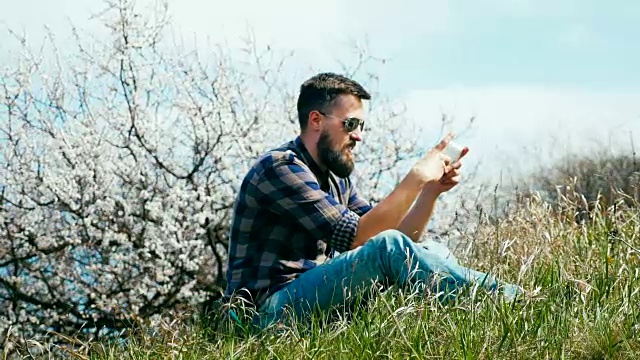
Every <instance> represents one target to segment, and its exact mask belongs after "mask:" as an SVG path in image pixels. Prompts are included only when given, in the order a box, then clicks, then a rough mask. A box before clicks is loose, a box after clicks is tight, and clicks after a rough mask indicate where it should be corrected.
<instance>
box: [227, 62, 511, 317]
mask: <svg viewBox="0 0 640 360" xmlns="http://www.w3.org/2000/svg"><path fill="white" fill-rule="evenodd" d="M370 99H371V96H370V94H369V93H368V92H367V91H366V90H365V89H364V88H363V87H362V86H361V85H360V84H358V83H357V82H355V81H353V80H351V79H349V78H346V77H344V76H341V75H337V74H333V73H322V74H318V75H316V76H314V77H312V78H310V79H308V80H307V81H305V82H304V83H303V84H302V86H301V87H300V94H299V97H298V102H297V110H298V118H299V122H300V134H299V135H298V136H297V137H296V138H295V139H294V140H292V141H290V142H288V143H285V144H283V145H281V146H280V147H278V148H276V149H272V150H270V151H268V152H266V153H265V154H264V155H263V156H261V157H260V158H259V159H258V160H257V161H256V162H255V163H254V164H253V166H252V167H251V169H250V170H249V172H248V173H247V174H246V176H245V177H244V179H243V181H242V184H241V187H240V191H239V194H238V196H237V199H236V202H235V206H234V212H233V221H232V226H231V234H230V241H229V252H228V267H227V287H226V289H225V298H227V299H231V298H234V297H237V298H241V299H244V300H246V301H248V302H249V303H251V304H253V306H255V309H256V310H257V316H255V317H254V323H255V324H256V325H258V326H259V327H260V328H264V327H266V326H268V325H270V324H273V323H274V322H278V321H279V320H280V319H281V318H282V317H283V314H285V312H286V310H287V309H289V310H290V311H291V312H292V313H293V314H295V315H296V317H298V318H300V317H303V316H305V315H307V314H309V312H310V311H311V310H312V309H319V310H328V309H330V308H331V307H333V306H343V305H348V304H349V303H351V302H353V301H354V299H356V296H355V295H358V294H362V293H363V292H364V290H366V289H367V287H370V286H371V285H372V284H375V283H378V284H380V283H381V284H386V285H393V284H396V285H398V286H401V287H404V286H408V285H412V284H423V285H424V286H423V287H422V288H423V289H424V290H429V291H437V292H439V293H440V294H444V297H447V296H449V295H452V296H453V295H455V293H456V291H457V290H459V288H461V287H464V286H468V285H470V284H480V285H481V286H483V287H485V288H487V289H488V290H490V291H494V292H498V291H500V292H501V293H503V294H504V295H506V296H507V297H508V298H510V299H511V298H513V297H515V296H516V295H517V293H519V287H517V286H515V285H511V284H502V283H499V282H498V281H497V280H496V279H494V278H493V277H491V276H489V275H488V274H486V273H483V272H480V271H476V270H472V269H469V268H466V267H463V266H461V265H460V264H459V263H458V261H457V260H456V259H455V257H453V256H452V255H451V253H450V252H449V251H448V250H447V249H446V247H444V246H443V245H442V244H439V243H436V242H434V241H431V242H427V243H418V240H419V239H420V237H421V235H422V233H423V231H424V229H425V226H426V224H427V222H428V221H429V218H430V217H431V214H432V212H433V208H434V205H435V203H436V201H437V199H438V197H439V196H440V195H441V194H442V193H444V192H446V191H449V190H450V189H452V188H453V187H455V186H456V185H458V183H459V182H460V168H461V166H462V163H461V161H460V160H457V161H455V162H453V163H452V162H451V159H450V158H448V157H447V156H446V155H445V154H444V152H443V151H444V149H445V148H446V146H447V145H448V143H449V142H450V141H451V140H452V138H453V134H448V135H447V136H446V137H445V138H444V139H442V140H441V141H440V142H439V143H438V145H436V146H435V147H434V148H432V149H430V150H429V151H427V154H426V155H425V156H424V157H422V158H421V159H419V160H418V161H417V162H416V163H415V164H414V165H413V166H412V168H411V170H410V171H409V172H408V173H407V174H406V176H405V177H404V178H403V179H402V181H401V182H400V183H399V184H398V185H397V187H396V188H395V189H394V190H393V191H392V192H391V193H390V194H389V195H388V196H387V197H386V198H385V199H384V200H382V201H381V202H380V203H379V204H377V205H376V206H375V207H372V206H371V205H370V203H369V202H368V201H367V200H366V199H364V198H363V197H362V196H360V194H359V193H358V191H357V189H356V188H355V187H354V185H353V184H352V182H351V180H350V178H349V176H350V174H351V172H352V171H353V168H354V157H353V149H354V147H355V146H356V144H357V143H358V142H360V141H363V135H364V129H365V127H364V124H365V119H364V115H365V114H364V110H363V100H370Z"/></svg>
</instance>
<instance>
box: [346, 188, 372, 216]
mask: <svg viewBox="0 0 640 360" xmlns="http://www.w3.org/2000/svg"><path fill="white" fill-rule="evenodd" d="M371 209H373V207H372V206H371V204H370V203H369V201H367V200H366V199H365V198H363V197H362V196H360V194H359V193H358V191H357V190H356V188H355V187H351V194H349V210H351V211H353V212H355V213H356V214H358V216H363V215H364V214H366V213H367V212H369V210H371Z"/></svg>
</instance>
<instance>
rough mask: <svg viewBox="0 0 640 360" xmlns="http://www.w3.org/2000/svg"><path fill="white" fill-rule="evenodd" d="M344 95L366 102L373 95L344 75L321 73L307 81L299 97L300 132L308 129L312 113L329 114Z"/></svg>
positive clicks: (302, 86) (301, 88)
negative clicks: (337, 100)
mask: <svg viewBox="0 0 640 360" xmlns="http://www.w3.org/2000/svg"><path fill="white" fill-rule="evenodd" d="M342 94H351V95H355V96H357V97H358V98H360V99H364V100H369V99H371V95H370V94H369V93H368V92H367V91H366V90H365V89H364V88H363V87H362V85H360V84H358V83H357V82H356V81H354V80H351V79H349V78H347V77H345V76H342V75H338V74H334V73H321V74H318V75H315V76H313V77H312V78H310V79H308V80H307V81H305V82H304V83H303V84H302V85H301V86H300V95H298V121H299V122H300V130H301V131H304V130H305V129H306V128H307V124H308V122H309V113H310V112H311V111H313V110H319V111H322V112H328V111H329V109H330V108H331V107H332V106H333V105H334V102H335V100H336V98H337V97H338V96H339V95H342Z"/></svg>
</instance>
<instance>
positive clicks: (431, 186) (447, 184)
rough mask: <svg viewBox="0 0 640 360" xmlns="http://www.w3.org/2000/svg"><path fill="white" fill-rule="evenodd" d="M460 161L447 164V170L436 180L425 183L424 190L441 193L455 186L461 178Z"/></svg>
mask: <svg viewBox="0 0 640 360" xmlns="http://www.w3.org/2000/svg"><path fill="white" fill-rule="evenodd" d="M461 167H462V162H461V161H460V160H458V161H456V162H455V163H453V164H451V165H450V166H447V170H445V171H446V172H445V173H444V175H442V177H441V178H440V179H439V180H438V181H432V182H430V183H428V184H427V185H425V190H427V189H428V191H431V192H433V193H436V194H442V193H444V192H447V191H449V190H451V189H453V188H454V187H456V186H457V185H458V184H459V183H460V180H461V175H460V168H461Z"/></svg>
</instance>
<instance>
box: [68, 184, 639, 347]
mask: <svg viewBox="0 0 640 360" xmlns="http://www.w3.org/2000/svg"><path fill="white" fill-rule="evenodd" d="M574 195H575V196H573V197H571V196H566V197H564V198H562V199H560V200H559V201H558V202H557V203H556V204H554V205H553V206H552V205H550V204H549V203H545V202H543V201H542V200H540V199H539V198H538V197H536V196H532V197H531V196H530V197H526V198H520V199H518V200H517V204H516V205H517V206H511V207H510V208H509V209H508V210H506V211H505V214H504V215H503V216H500V217H495V216H485V215H482V214H480V215H479V216H478V219H479V221H478V224H477V225H476V226H475V228H474V229H471V230H472V231H470V232H469V233H470V234H473V235H472V236H471V237H470V238H469V239H468V241H469V244H471V249H472V251H470V252H468V256H467V257H466V258H463V259H461V261H464V262H465V263H467V264H471V265H472V266H474V267H477V268H481V269H483V270H486V271H491V272H492V273H496V274H499V275H500V276H501V277H503V278H505V279H507V280H509V281H513V282H517V283H519V284H520V285H522V286H523V287H524V288H526V289H527V290H528V296H527V297H526V298H523V299H521V301H519V302H514V303H508V302H505V301H503V300H501V299H499V298H496V297H494V296H491V295H488V294H486V293H484V292H482V291H480V290H478V291H473V290H472V289H471V291H469V292H467V293H466V294H461V296H460V297H459V298H458V300H457V301H456V303H454V304H440V303H438V302H437V301H435V300H434V299H433V296H418V295H417V294H412V293H411V292H410V291H400V290H398V289H391V290H389V291H387V292H385V293H383V294H382V295H381V296H380V297H378V299H377V300H376V301H373V302H371V303H369V304H367V305H363V306H361V307H359V308H358V309H356V310H355V311H354V313H352V314H345V313H341V312H336V313H334V314H331V316H319V315H317V316H314V317H313V318H312V319H311V320H310V321H308V322H305V323H299V324H297V325H295V326H293V327H290V328H281V329H277V330H276V329H274V330H273V331H265V332H262V333H260V334H251V333H246V334H242V333H241V332H240V333H236V335H232V333H231V332H230V331H229V330H228V329H225V328H224V327H220V326H215V325H216V324H217V320H216V319H215V316H214V317H213V319H208V320H203V319H197V318H196V317H194V316H188V315H185V317H184V318H182V319H176V318H174V319H171V320H167V321H165V322H164V323H161V324H160V325H159V326H157V327H156V328H155V330H154V331H153V332H150V331H145V332H141V333H139V334H136V335H134V336H133V337H131V338H130V341H128V342H127V343H126V344H122V343H119V344H116V343H105V342H101V343H91V344H85V346H84V347H83V349H82V351H81V352H82V354H80V353H76V354H77V355H79V356H81V357H83V358H86V357H85V356H88V358H92V359H121V358H127V359H159V358H167V359H222V358H225V359H245V358H256V359H374V358H392V359H406V358H420V359H425V358H431V357H435V358H456V359H458V358H462V359H490V358H500V359H504V358H509V359H516V358H517V359H523V358H525V359H526V358H532V359H540V358H553V359H560V358H573V359H605V358H606V359H609V358H614V359H631V358H640V269H639V265H640V254H639V253H638V250H639V248H640V239H639V237H640V231H639V229H640V214H639V212H638V207H637V205H638V204H637V203H631V206H629V204H630V203H629V197H628V196H625V195H624V194H622V193H620V194H618V197H617V201H613V202H612V206H610V207H608V208H603V207H600V206H592V207H591V208H592V209H591V210H590V214H589V215H590V216H588V217H586V218H587V219H588V220H584V219H585V217H581V219H583V220H582V221H576V217H575V216H573V215H574V212H575V209H576V208H578V207H579V206H577V205H579V204H578V203H579V202H581V201H583V200H581V199H582V198H581V196H579V195H577V194H574ZM614 200H615V199H614ZM458 253H460V252H458Z"/></svg>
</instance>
